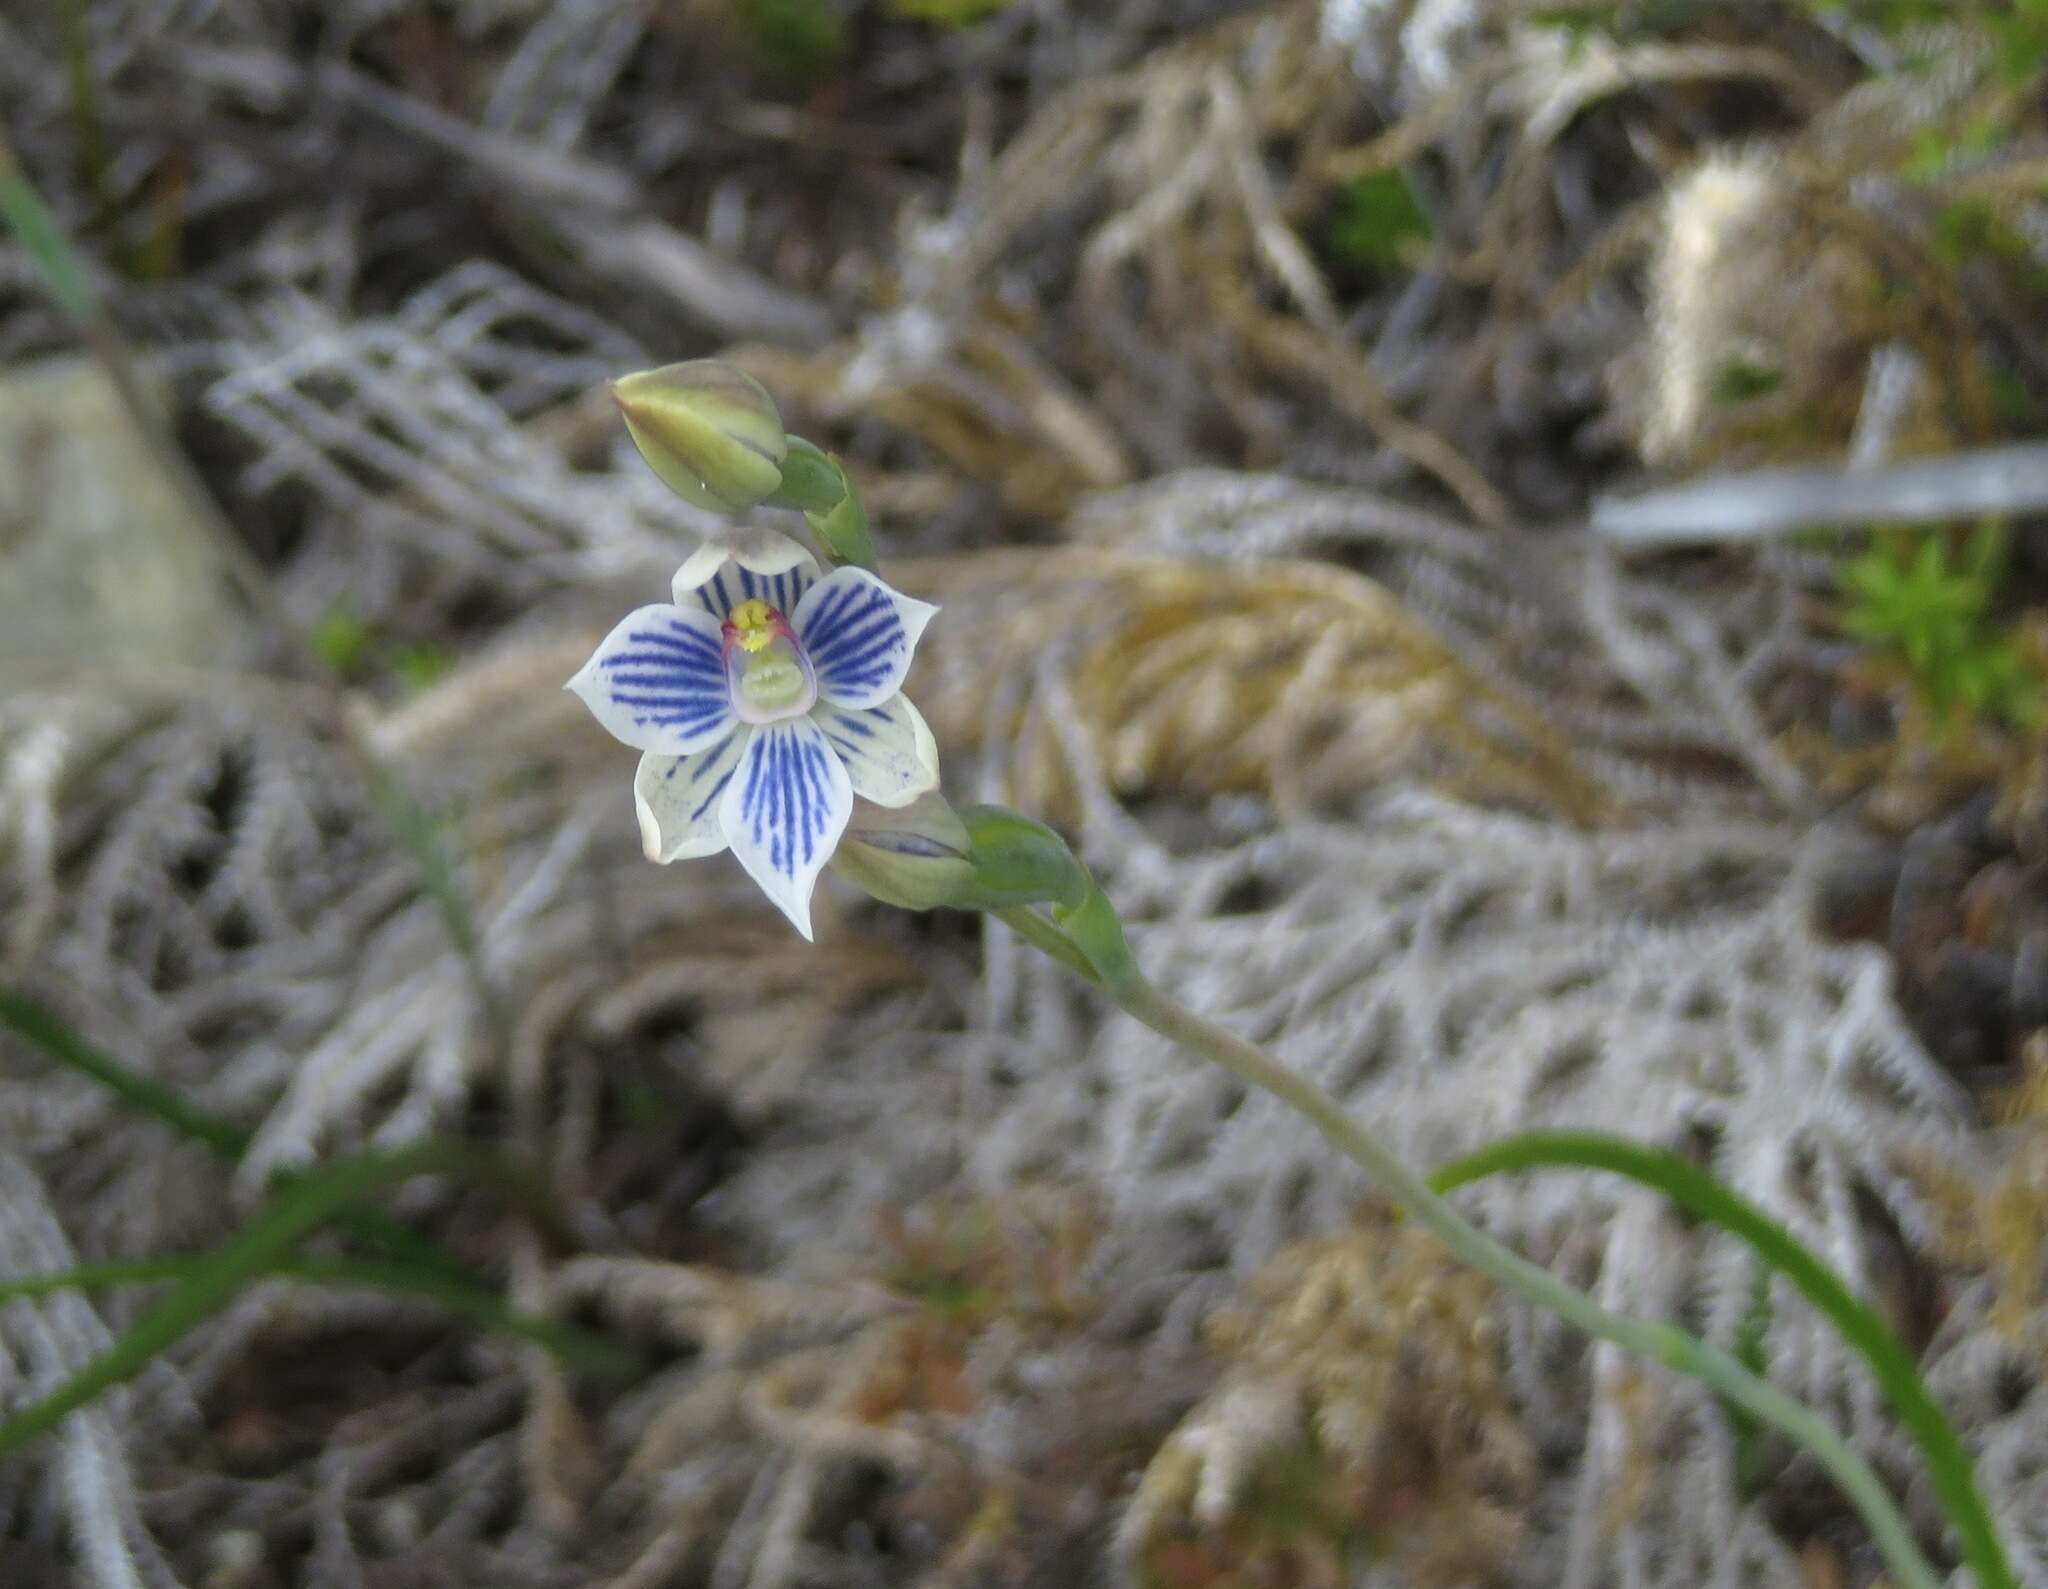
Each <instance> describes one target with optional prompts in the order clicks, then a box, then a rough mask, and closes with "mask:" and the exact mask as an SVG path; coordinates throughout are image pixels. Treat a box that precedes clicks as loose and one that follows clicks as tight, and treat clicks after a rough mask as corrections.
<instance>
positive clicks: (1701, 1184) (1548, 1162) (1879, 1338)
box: [1430, 1131, 2018, 1589]
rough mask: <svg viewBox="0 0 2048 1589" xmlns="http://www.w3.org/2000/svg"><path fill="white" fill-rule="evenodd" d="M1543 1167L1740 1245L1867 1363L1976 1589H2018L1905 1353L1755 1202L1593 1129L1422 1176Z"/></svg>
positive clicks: (1675, 1160)
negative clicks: (1639, 1200)
mask: <svg viewBox="0 0 2048 1589" xmlns="http://www.w3.org/2000/svg"><path fill="white" fill-rule="evenodd" d="M1551 1168H1575V1169H1590V1170H1607V1171H1609V1172H1611V1173H1613V1174H1616V1175H1623V1176H1627V1177H1628V1178H1629V1179H1630V1180H1633V1181H1638V1182H1640V1183H1642V1184H1643V1185H1645V1186H1650V1187H1654V1188H1655V1189H1656V1190H1658V1191H1660V1192H1662V1193H1664V1195H1665V1196H1667V1197H1669V1198H1670V1199H1671V1200H1672V1201H1673V1202H1674V1203H1676V1204H1678V1205H1679V1207H1681V1208H1683V1209H1684V1210H1685V1211H1686V1212H1687V1213H1689V1214H1692V1215H1694V1216H1695V1217H1697V1218H1699V1219H1703V1220H1707V1221H1709V1222H1710V1223H1712V1224H1715V1225H1718V1226H1720V1227H1721V1228H1722V1229H1723V1230H1725V1231H1728V1232H1729V1233H1730V1234H1732V1235H1735V1236H1738V1237H1740V1238H1741V1239H1742V1240H1744V1241H1746V1242H1748V1243H1749V1245H1750V1246H1751V1247H1752V1248H1753V1249H1754V1250H1755V1252H1756V1254H1757V1256H1758V1257H1760V1258H1762V1259H1763V1260H1764V1261H1765V1262H1766V1263H1768V1264H1770V1265H1771V1267H1772V1268H1774V1269H1776V1270H1777V1271H1778V1272H1779V1273H1781V1274H1783V1275H1784V1276H1785V1278H1786V1279H1787V1280H1789V1281H1791V1282H1792V1284H1793V1285H1794V1286H1796V1287H1797V1288H1798V1289H1799V1291H1800V1294H1801V1295H1803V1296H1804V1297H1805V1298H1806V1299H1807V1301H1809V1302H1811V1303H1812V1304H1813V1305H1814V1307H1815V1308H1817V1309H1818V1310H1819V1311H1820V1312H1821V1313H1822V1314H1824V1315H1825V1316H1826V1317H1827V1319H1828V1321H1829V1322H1830V1323H1832V1324H1833V1325H1834V1326H1835V1328H1836V1329H1837V1330H1839V1331H1840V1332H1841V1335H1842V1339H1843V1340H1845V1341H1847V1342H1848V1343H1849V1345H1850V1346H1851V1347H1852V1348H1854V1349H1855V1351H1856V1352H1857V1353H1858V1354H1859V1355H1860V1356H1861V1357H1862V1358H1863V1360H1864V1361H1865V1362H1866V1363H1868V1364H1869V1365H1870V1371H1871V1374H1872V1375H1873V1376H1874V1377H1875V1378H1876V1380H1877V1382H1878V1385H1879V1388H1881V1389H1882V1390H1883V1391H1884V1393H1885V1397H1886V1399H1887V1400H1888V1401H1890V1403H1891V1405H1892V1410H1893V1412H1895V1413H1896V1414H1897V1415H1898V1419H1899V1422H1900V1423H1901V1424H1903V1425H1904V1426H1905V1428H1906V1431H1907V1433H1908V1434H1910V1435H1911V1436H1912V1437H1913V1440H1914V1442H1915V1443H1916V1444H1917V1445H1918V1446H1919V1447H1920V1452H1921V1455H1922V1456H1923V1457H1924V1458H1925V1459H1926V1462H1927V1470H1928V1476H1929V1478H1930V1479H1931V1480H1932V1481H1933V1484H1934V1489H1935V1493H1936V1494H1937V1495H1938V1496H1939V1497H1940V1499H1941V1504H1942V1509H1943V1510H1944V1511H1945V1512H1946V1513H1947V1514H1948V1518H1949V1521H1950V1522H1951V1523H1952V1524H1953V1525H1954V1526H1955V1530H1956V1535H1957V1537H1958V1539H1959V1540H1960V1541H1961V1544H1962V1550H1963V1558H1964V1560H1965V1561H1967V1562H1968V1563H1969V1565H1970V1569H1971V1571H1972V1572H1973V1573H1974V1574H1975V1575H1976V1579H1977V1583H1978V1585H1979V1589H2017V1585H2018V1580H2017V1579H2016V1578H2015V1577H2014V1576H2013V1570H2012V1565H2011V1563H2010V1562H2008V1561H2007V1559H2006V1555H2005V1547H2004V1546H2003V1545H2001V1544H2000V1543H1999V1539H1998V1531H1997V1529H1996V1528H1995V1527H1994V1526H1993V1524H1992V1521H1991V1512H1990V1509H1989V1508H1988V1507H1986V1506H1985V1504H1984V1498H1983V1496H1982V1495H1981V1494H1980V1493H1979V1492H1978V1489H1977V1480H1976V1476H1975V1474H1974V1473H1973V1472H1972V1471H1971V1467H1970V1458H1969V1454H1968V1453H1967V1452H1966V1451H1965V1450H1964V1449H1963V1442H1962V1439H1961V1437H1960V1436H1959V1435H1958V1434H1957V1433H1956V1429H1955V1425H1954V1424H1952V1423H1950V1422H1949V1418H1948V1414H1947V1413H1945V1412H1943V1411H1942V1409H1941V1404H1940V1403H1939V1402H1937V1401H1936V1400H1935V1399H1934V1396H1933V1394H1932V1393H1931V1392H1930V1391H1929V1390H1928V1389H1927V1384H1926V1381H1925V1380H1923V1379H1922V1378H1921V1377H1920V1369H1919V1365H1918V1364H1916V1363H1915V1362H1914V1361H1913V1355H1912V1354H1911V1353H1910V1352H1908V1351H1907V1350H1906V1348H1905V1346H1904V1345H1903V1344H1902V1343H1901V1342H1900V1340H1899V1338H1898V1337H1897V1336H1896V1335H1894V1334H1893V1333H1892V1330H1891V1327H1890V1326H1889V1325H1887V1324H1886V1323H1885V1322H1884V1320H1883V1319H1882V1318H1880V1317H1879V1316H1878V1315H1877V1314H1876V1313H1875V1312H1873V1311H1872V1310H1871V1309H1870V1308H1868V1307H1866V1306H1865V1305H1864V1304H1863V1303H1862V1302H1861V1301H1859V1300H1858V1299H1857V1297H1856V1295H1855V1294H1854V1293H1853V1292H1852V1291H1850V1289H1849V1288H1848V1286H1847V1285H1845V1284H1844V1283H1843V1282H1842V1280H1841V1278H1840V1277H1839V1276H1838V1275H1836V1273H1835V1272H1834V1270H1832V1269H1830V1268H1829V1267H1828V1266H1827V1265H1826V1264H1825V1263H1823V1262H1822V1261H1821V1260H1820V1258H1819V1257H1818V1256H1817V1255H1816V1254H1815V1253H1814V1252H1813V1250H1812V1249H1811V1248H1809V1247H1807V1246H1806V1245H1805V1244H1804V1243H1802V1242H1801V1241H1800V1240H1799V1239H1798V1238H1797V1237H1796V1236H1794V1235H1793V1234H1792V1233H1791V1232H1790V1231H1788V1230H1787V1229H1785V1227H1784V1226H1782V1225H1780V1224H1779V1223H1778V1222H1777V1221H1776V1220H1774V1219H1772V1218H1771V1217H1770V1215H1768V1214H1766V1213H1765V1212H1764V1211H1763V1210H1762V1209H1760V1208H1758V1207H1757V1206H1756V1205H1755V1204H1754V1203H1751V1202H1750V1201H1748V1200H1747V1199H1746V1198H1743V1197H1740V1196H1738V1195H1736V1194H1735V1193H1734V1192H1732V1191H1730V1190H1729V1189H1728V1188H1727V1187H1725V1186H1723V1185H1722V1184H1721V1183H1720V1182H1719V1181H1717V1180H1715V1179H1714V1177H1713V1176H1711V1175H1709V1174H1708V1173H1707V1172H1706V1171H1705V1170H1702V1169H1701V1168H1700V1167H1699V1166H1698V1165H1696V1164H1694V1163H1692V1162H1691V1161H1690V1160H1687V1159H1684V1158H1681V1157H1680V1156H1679V1155H1678V1154H1676V1153H1670V1152H1666V1151H1664V1150H1662V1149H1657V1148H1645V1147H1642V1146H1640V1145H1638V1144H1636V1143H1633V1142H1630V1141H1628V1140H1627V1139H1626V1138H1624V1137H1614V1136H1608V1135H1606V1134H1604V1133H1602V1132H1596V1131H1554V1132H1553V1131H1536V1132H1529V1133H1527V1134H1525V1135H1521V1136H1512V1137H1505V1138H1503V1139H1502V1140H1500V1141H1498V1142H1493V1143H1489V1144H1488V1145H1487V1146H1485V1147H1483V1148H1481V1149H1480V1150H1479V1151H1478V1152H1476V1153H1471V1154H1467V1155H1466V1156H1465V1157H1464V1158H1461V1159H1455V1160H1453V1161H1452V1162H1451V1163H1449V1164H1446V1165H1444V1166H1443V1167H1442V1168H1440V1169H1439V1170H1437V1172H1436V1173H1435V1174H1434V1175H1433V1176H1431V1177H1430V1184H1431V1185H1432V1186H1433V1187H1434V1188H1435V1189H1436V1190H1437V1191H1438V1192H1449V1191H1452V1190H1454V1189H1455V1188H1457V1187H1460V1186H1469V1185H1470V1184H1471V1183H1472V1182H1474V1181H1477V1180H1482V1179H1484V1178H1485V1177H1487V1176H1489V1175H1501V1174H1508V1173H1512V1172H1514V1171H1517V1170H1534V1169H1551Z"/></svg>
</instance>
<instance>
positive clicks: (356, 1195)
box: [0, 1142, 552, 1454]
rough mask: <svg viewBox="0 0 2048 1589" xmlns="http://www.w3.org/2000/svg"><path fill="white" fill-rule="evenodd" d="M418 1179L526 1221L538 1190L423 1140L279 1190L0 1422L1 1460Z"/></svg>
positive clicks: (512, 1172) (480, 1155) (491, 1160)
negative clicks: (354, 1206) (341, 1219)
mask: <svg viewBox="0 0 2048 1589" xmlns="http://www.w3.org/2000/svg"><path fill="white" fill-rule="evenodd" d="M415 1175H457V1176H461V1177H462V1178H464V1179H466V1180H473V1181H483V1182H486V1183H488V1184H490V1185H493V1186H495V1187H497V1188H499V1189H501V1190H504V1191H507V1192H509V1193H510V1194H511V1195H512V1196H513V1198H514V1199H515V1200H517V1201H518V1202H520V1203H522V1204H524V1205H528V1207H527V1211H528V1212H529V1213H535V1212H536V1210H534V1209H533V1208H532V1207H531V1206H530V1203H531V1199H532V1198H533V1197H534V1195H535V1193H536V1188H537V1186H538V1183H537V1182H536V1181H535V1180H534V1179H533V1178H532V1177H531V1176H529V1175H526V1174H524V1173H522V1172H520V1171H518V1170H517V1169H516V1168H515V1167H512V1166H510V1165H508V1164H507V1163H506V1162H505V1161H504V1160H503V1159H502V1158H501V1157H500V1156H499V1155H497V1154H494V1153H491V1152H489V1151H487V1150H485V1149H481V1148H478V1147H475V1146H473V1145H472V1144H469V1143H465V1142H422V1143H418V1144H416V1145H414V1146H412V1147H407V1148H398V1149H395V1150H394V1151H392V1152H389V1153H368V1154H362V1155H360V1156H358V1157H356V1158H352V1159H344V1160H342V1161H341V1162H340V1163H338V1164H333V1165H329V1166H328V1167H326V1168H325V1169H322V1170H318V1171H315V1172H313V1173H311V1174H309V1175H307V1176H305V1177H304V1178H303V1179H301V1180H299V1181H297V1182H295V1183H294V1184H292V1185H291V1186H288V1187H286V1188H284V1189H283V1190H282V1191H281V1192H280V1193H279V1194H278V1196H277V1198H276V1200H275V1201H274V1202H272V1203H271V1204H270V1205H269V1206H268V1207H267V1208H265V1209H264V1210H263V1212H262V1213H260V1214H258V1215H257V1216H256V1218H255V1219H254V1220H252V1221H251V1222H250V1223H249V1225H248V1226H247V1227H246V1228H245V1229H243V1231H242V1232H241V1233H240V1234H239V1235H238V1236H236V1237H235V1238H234V1240H232V1241H230V1242H228V1243H227V1244H226V1245H225V1246H223V1247H220V1248H217V1249H216V1250H215V1251H213V1252H211V1253H207V1254H205V1255H203V1256H201V1257H200V1258H198V1259H196V1260H194V1261H192V1263H191V1264H190V1266H189V1267H188V1268H187V1269H186V1270H185V1272H184V1274H183V1275H182V1276H181V1277H180V1280H179V1284H178V1287H177V1289H176V1290H175V1291H173V1292H172V1293H171V1294H170V1295H169V1296H168V1297H166V1298H165V1299H164V1300H163V1301H162V1302H159V1303H158V1304H157V1305H156V1306H155V1307H153V1308H151V1309H150V1310H149V1312H147V1313H145V1314H144V1315H143V1316H142V1317H141V1318H140V1319H137V1320H136V1321H135V1323H134V1325H133V1326H131V1327H130V1328H129V1330H128V1332H127V1333H126V1334H125V1335H123V1336H122V1337H121V1338H120V1339H119V1340H117V1341H115V1342H114V1344H113V1345H112V1346H110V1347H108V1348H107V1350H106V1351H105V1352H103V1353H101V1354H100V1355H99V1356H98V1357H96V1358H94V1359H93V1361H92V1362H90V1363H88V1364H86V1365H85V1367H84V1368H82V1369H80V1370H79V1371H78V1372H77V1373H76V1374H74V1375H72V1377H71V1378H70V1379H68V1380H66V1381H65V1382H64V1383H63V1384H61V1385H59V1386H58V1387H57V1388H56V1389H55V1390H53V1391H51V1392H50V1393H49V1394H48V1395H47V1396H45V1397H43V1398H42V1399H41V1400H40V1401H37V1402H34V1403H32V1404H31V1405H29V1406H28V1407H25V1408H23V1409H22V1410H21V1411H20V1412H18V1413H16V1414H15V1415H14V1417H12V1418H10V1419H8V1420H7V1421H6V1422H5V1423H4V1424H0V1454H5V1453H6V1452H9V1451H13V1450H17V1449H19V1448H20V1447H21V1446H23V1445H25V1444H27V1443H28V1442H29V1441H31V1440H33V1439H35V1438H36V1437H37V1436H38V1435H42V1434H46V1433H48V1432H49V1431H50V1430H51V1429H53V1428H55V1427H56V1426H57V1425H58V1424H59V1423H61V1422H63V1420H64V1419H65V1418H67V1417H68V1416H70V1414H72V1413H73V1412H75V1411H77V1410H78V1409H79V1408H80V1407H83V1406H84V1405H85V1404H86V1403H87V1402H89V1401H91V1400H92V1399H93V1398H94V1397H96V1396H98V1395H100V1394H101V1393H102V1392H104V1391H107V1390H110V1389H112V1388H113V1387H114V1386H115V1385H119V1384H122V1383H123V1382H125V1381H127V1380H129V1379H132V1378H133V1377H134V1376H135V1375H136V1374H138V1373H140V1372H141V1371H142V1369H143V1368H145V1367H146V1366H147V1365H148V1364H149V1362H150V1360H151V1359H152V1358H154V1357H156V1356H157V1354H159V1353H160V1352H163V1351H165V1350H167V1349H169V1348H170V1347H171V1346H173V1345H175V1344H176V1343H177V1341H178V1340H179V1339H180V1338H181V1337H183V1336H184V1335H185V1334H186V1333H187V1332H188V1331H190V1330H191V1329H193V1328H194V1327H195V1326H196V1325H198V1324H200V1323H202V1322H204V1321H205V1320H206V1319H207V1318H209V1317H210V1316H211V1315H212V1314H214V1313H216V1312H217V1311H219V1310H220V1308H222V1307H223V1306H225V1305H226V1303H227V1302H228V1300H229V1299H230V1298H231V1297H233V1296H234V1294H235V1293H236V1292H237V1291H239V1290H241V1288H242V1287H243V1286H245V1285H247V1284H248V1283H249V1282H250V1281H251V1280H253V1279H256V1278H258V1277H259V1276H261V1275H263V1274H265V1273H266V1272H268V1271H270V1270H272V1269H275V1268H276V1267H277V1266H278V1265H279V1264H280V1263H283V1262H285V1261H286V1260H287V1259H288V1258H289V1257H290V1255H291V1253H292V1250H293V1249H294V1248H295V1247H297V1246H298V1244H299V1243H300V1242H301V1241H303V1240H304V1239H305V1238H306V1237H307V1236H309V1235H311V1234H312V1233H313V1232H314V1231H316V1230H318V1229H319V1228H320V1227H321V1226H322V1225H325V1224H327V1223H328V1222H329V1221H330V1220H333V1219H335V1218H336V1217H337V1216H338V1215H340V1214H342V1213H343V1212H345V1211H346V1210H347V1208H348V1206H349V1205H350V1204H351V1203H355V1202H359V1201H361V1200H362V1199H363V1198H364V1197H366V1196H368V1195H369V1194H370V1193H372V1192H375V1191H378V1190H380V1189H381V1188H383V1187H386V1186H391V1185H394V1184H396V1183H397V1182H400V1181H405V1180H410V1179H411V1178H412V1177H413V1176H415ZM548 1222H549V1223H552V1220H551V1219H550V1220H549V1221H548Z"/></svg>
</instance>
